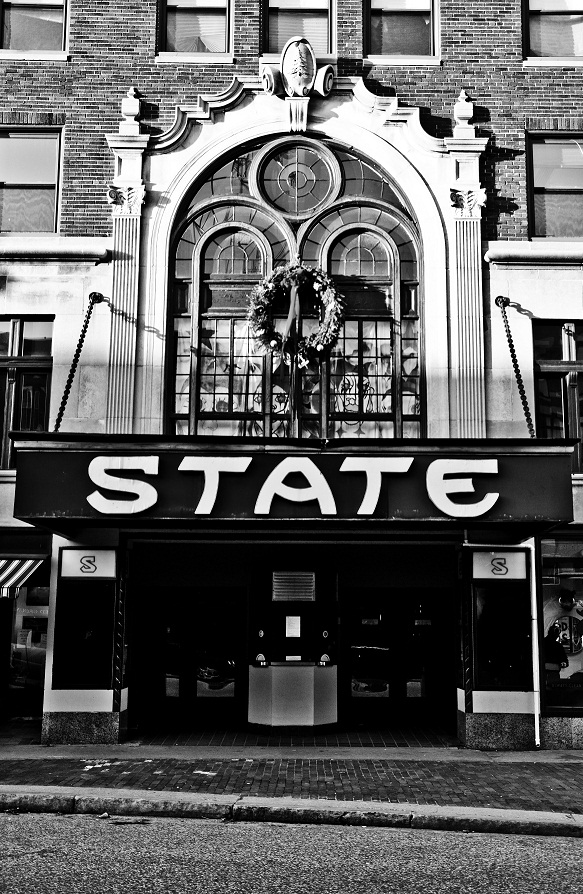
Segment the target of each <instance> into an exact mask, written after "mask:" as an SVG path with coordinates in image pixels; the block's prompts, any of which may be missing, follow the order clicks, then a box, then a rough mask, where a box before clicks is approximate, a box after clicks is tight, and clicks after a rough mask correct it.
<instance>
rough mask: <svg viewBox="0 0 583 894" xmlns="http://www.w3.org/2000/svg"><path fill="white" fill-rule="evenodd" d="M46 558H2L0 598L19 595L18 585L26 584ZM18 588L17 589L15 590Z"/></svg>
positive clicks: (0, 566) (0, 563)
mask: <svg viewBox="0 0 583 894" xmlns="http://www.w3.org/2000/svg"><path fill="white" fill-rule="evenodd" d="M43 562H44V559H39V558H38V557H36V558H33V559H30V558H28V559H23V558H11V559H0V599H1V598H4V599H7V598H9V597H10V596H17V595H18V587H22V586H24V584H25V583H26V581H27V580H28V579H29V577H30V576H31V574H34V572H35V571H36V570H37V568H40V566H41V565H42V563H43ZM15 588H16V591H15Z"/></svg>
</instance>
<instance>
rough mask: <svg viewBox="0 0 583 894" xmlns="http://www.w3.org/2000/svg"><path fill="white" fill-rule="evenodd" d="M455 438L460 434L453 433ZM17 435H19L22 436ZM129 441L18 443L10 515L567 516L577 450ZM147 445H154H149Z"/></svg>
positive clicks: (445, 518) (182, 517) (90, 517)
mask: <svg viewBox="0 0 583 894" xmlns="http://www.w3.org/2000/svg"><path fill="white" fill-rule="evenodd" d="M458 443H459V442H458ZM17 446H19V445H18V444H17ZM148 446H149V445H148V443H147V442H146V443H145V444H144V443H143V442H142V443H140V444H139V445H136V447H135V448H134V449H132V450H128V449H127V448H126V449H120V447H119V446H118V448H117V449H116V446H115V444H112V443H108V444H107V446H106V445H105V443H104V444H103V446H102V449H101V450H99V449H95V450H85V449H76V446H75V445H74V444H72V445H68V447H67V449H55V448H54V447H52V446H51V449H43V448H42V447H38V446H37V445H34V444H26V449H20V450H19V453H18V474H17V484H16V499H15V515H16V517H18V518H21V519H26V520H34V519H38V520H41V519H48V518H62V519H80V520H100V521H102V522H103V523H111V522H112V521H113V520H116V522H117V521H121V520H123V519H127V520H131V521H132V523H135V522H137V521H138V520H140V519H144V520H156V519H176V520H188V519H204V518H212V519H236V518H241V519H266V518H269V519H303V518H308V519H318V518H321V519H356V520H358V519H363V520H364V519H383V520H389V521H390V520H395V521H401V520H406V521H451V520H455V521H459V522H462V523H470V522H472V521H479V522H486V521H487V522H495V521H507V522H513V521H525V520H531V521H554V520H556V521H569V520H570V519H571V518H572V496H571V477H570V454H569V452H567V451H566V450H563V452H555V453H552V452H544V451H539V452H538V453H537V452H536V451H531V452H530V453H528V454H523V453H518V452H517V453H514V454H511V453H503V452H502V451H500V453H498V454H496V453H493V452H492V450H491V449H489V450H485V451H479V450H464V451H459V450H458V451H456V450H455V449H448V448H447V447H444V448H443V449H439V450H438V451H437V450H435V448H433V449H430V448H429V449H428V448H427V447H425V449H424V448H423V447H420V446H418V445H413V446H411V448H410V449H409V448H408V449H401V450H397V449H395V447H392V448H389V449H387V450H386V451H385V450H382V451H381V450H379V451H378V452H368V453H364V452H356V451H353V452H350V451H346V452H341V451H340V450H339V449H333V450H330V451H328V450H325V449H324V450H321V451H318V450H314V451H313V452H310V451H308V450H305V451H303V452H299V451H298V452H297V453H290V452H287V453H286V452H284V451H277V452H276V451H273V452H271V451H267V450H261V449H259V450H255V451H254V450H252V449H249V450H248V451H245V450H243V449H239V450H236V451H232V452H226V451H225V452H219V451H217V450H214V451H211V450H207V451H202V450H201V449H200V448H198V449H197V448H192V447H191V448H190V449H189V447H188V446H183V445H180V447H179V446H178V445H175V444H172V446H171V447H168V446H167V447H166V448H165V449H157V450H156V449H148ZM150 446H151V445H150Z"/></svg>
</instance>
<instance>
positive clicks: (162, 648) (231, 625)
mask: <svg viewBox="0 0 583 894" xmlns="http://www.w3.org/2000/svg"><path fill="white" fill-rule="evenodd" d="M152 551H154V552H152ZM131 568H132V572H131V574H130V581H129V587H128V591H129V598H128V643H129V648H128V654H129V667H128V683H129V698H128V714H129V718H128V719H129V726H130V729H131V728H134V729H135V728H138V729H153V728H159V727H160V726H163V725H168V726H169V727H177V726H178V727H184V728H195V727H197V726H205V725H208V724H209V723H210V724H217V723H218V724H221V725H233V724H235V725H236V724H241V723H243V722H244V721H245V719H246V708H247V655H246V640H247V585H246V579H245V575H244V574H241V573H240V572H238V571H237V562H236V559H235V555H234V553H233V552H232V551H230V560H229V561H226V559H225V551H224V549H222V548H219V547H216V546H209V545H206V546H204V547H196V548H194V547H192V546H191V545H181V546H178V545H175V544H172V545H164V546H163V545H161V544H158V545H157V546H156V547H153V546H152V545H151V544H149V545H148V547H147V548H145V547H142V546H140V547H136V548H135V549H134V550H132V563H131Z"/></svg>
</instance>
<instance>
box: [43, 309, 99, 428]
mask: <svg viewBox="0 0 583 894" xmlns="http://www.w3.org/2000/svg"><path fill="white" fill-rule="evenodd" d="M102 301H105V298H104V297H103V295H102V294H101V292H91V293H90V295H89V307H88V308H87V313H86V314H85V320H84V321H83V326H82V328H81V334H80V335H79V341H78V342H77V350H76V351H75V354H74V355H73V361H72V363H71V369H70V370H69V375H68V376H67V382H66V384H65V390H64V391H63V398H62V400H61V406H60V407H59V412H58V413H57V418H56V420H55V427H54V429H53V431H55V432H57V431H59V429H60V427H61V422H62V421H63V414H64V412H65V407H66V406H67V401H68V400H69V394H70V393H71V387H72V385H73V379H74V378H75V373H76V372H77V367H78V365H79V358H80V357H81V351H82V349H83V342H84V341H85V336H86V335H87V328H88V326H89V320H90V319H91V314H92V313H93V308H94V307H95V305H96V304H100V303H101V302H102Z"/></svg>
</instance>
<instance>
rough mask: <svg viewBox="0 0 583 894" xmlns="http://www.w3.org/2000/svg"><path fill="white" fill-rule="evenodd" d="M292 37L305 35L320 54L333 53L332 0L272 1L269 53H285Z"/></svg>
mask: <svg viewBox="0 0 583 894" xmlns="http://www.w3.org/2000/svg"><path fill="white" fill-rule="evenodd" d="M292 37H305V38H306V39H307V40H309V41H310V43H311V45H312V49H313V50H314V53H315V54H316V56H325V55H326V54H328V53H330V52H331V34H330V3H329V2H328V0H313V2H311V0H269V2H268V9H267V52H268V53H281V51H282V50H283V48H284V46H285V45H286V43H287V42H288V40H290V38H292Z"/></svg>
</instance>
